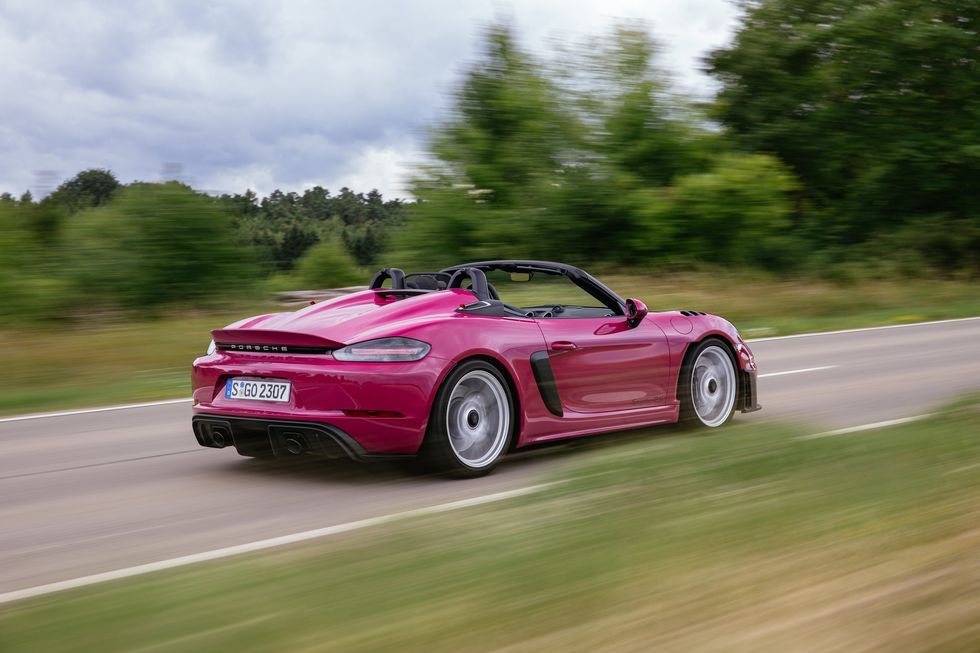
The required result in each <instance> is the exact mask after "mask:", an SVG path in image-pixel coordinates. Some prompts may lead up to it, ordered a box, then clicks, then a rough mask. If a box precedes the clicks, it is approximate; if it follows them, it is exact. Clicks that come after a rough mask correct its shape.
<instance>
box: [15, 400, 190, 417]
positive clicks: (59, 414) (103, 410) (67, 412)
mask: <svg viewBox="0 0 980 653" xmlns="http://www.w3.org/2000/svg"><path fill="white" fill-rule="evenodd" d="M190 400H191V399H190V397H187V398H184V399H165V400H163V401H147V402H144V403H141V404H123V405H120V406H103V407H101V408H82V409H79V410H62V411H58V412H56V413H30V414H28V415H16V416H14V417H0V423H2V422H23V421H24V420H29V419H47V418H49V417H70V416H71V415H85V414H86V413H106V412H109V411H111V410H129V409H130V408H149V407H150V406H167V405H169V404H185V403H188V402H190Z"/></svg>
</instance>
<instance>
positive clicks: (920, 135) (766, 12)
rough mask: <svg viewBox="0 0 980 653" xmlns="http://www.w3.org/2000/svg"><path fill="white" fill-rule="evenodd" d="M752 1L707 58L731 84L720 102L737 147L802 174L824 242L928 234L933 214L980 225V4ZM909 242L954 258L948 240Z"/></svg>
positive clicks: (938, 259)
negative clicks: (726, 40) (724, 44)
mask: <svg viewBox="0 0 980 653" xmlns="http://www.w3.org/2000/svg"><path fill="white" fill-rule="evenodd" d="M744 8H745V9H744V10H745V16H744V19H743V24H742V26H741V27H740V29H739V30H738V33H737V35H736V38H735V40H734V42H733V44H732V45H731V46H730V47H728V48H725V49H722V50H720V51H718V52H716V53H714V55H713V56H712V57H711V58H710V60H709V62H708V64H709V69H710V72H711V73H712V74H713V75H715V77H716V78H717V79H718V80H719V81H720V82H721V91H720V93H719V94H718V98H717V101H716V102H715V104H714V107H713V114H714V115H715V116H716V117H717V118H718V119H719V120H721V121H722V123H723V124H724V125H725V126H726V127H727V128H728V129H729V132H730V134H731V135H732V137H733V138H734V139H735V141H736V142H737V143H738V145H739V146H741V147H743V148H745V149H747V150H751V151H763V152H773V153H775V154H776V155H778V156H779V157H780V158H781V159H782V160H783V161H784V162H786V163H787V164H788V165H789V166H790V168H791V169H792V170H793V171H794V172H795V173H796V174H797V175H798V176H799V177H800V179H801V180H802V184H803V186H802V187H803V189H804V191H805V192H806V194H807V196H808V197H809V198H810V200H811V201H812V202H813V203H814V204H815V205H816V206H817V207H818V208H819V209H821V210H822V211H823V219H822V220H821V224H820V229H819V230H815V231H814V232H813V233H812V234H811V236H812V238H813V239H814V240H816V239H818V238H819V239H820V241H822V242H823V243H829V244H839V245H843V246H851V245H853V244H855V243H859V242H862V241H864V240H866V239H868V238H870V237H873V236H878V235H888V234H890V233H893V232H894V231H896V230H898V231H903V232H906V233H911V232H915V231H919V232H922V231H925V230H926V227H925V224H932V223H934V222H935V220H934V219H933V218H928V217H927V216H933V215H943V216H946V218H944V220H949V221H952V222H953V223H956V224H961V225H963V226H967V230H975V229H976V227H977V225H978V224H980V184H977V183H976V182H977V179H980V146H978V143H980V64H978V49H980V35H978V29H980V4H978V3H976V2H975V1H974V0H942V1H940V2H932V1H926V0H897V1H894V2H883V1H880V0H875V1H872V2H860V3H858V2H850V1H849V2H840V0H765V1H763V2H758V3H748V4H746V5H744ZM923 220H925V222H922V221H923ZM915 223H920V225H919V226H916V225H915ZM951 236H952V237H955V236H954V235H951ZM901 240H902V239H898V240H894V241H892V242H896V243H897V242H900V241H901ZM820 241H818V243H815V244H819V242H820ZM968 242H969V241H968V240H964V241H961V242H960V244H959V245H957V246H956V247H957V248H964V247H966V246H968ZM903 244H904V246H910V247H913V248H916V249H918V250H919V253H921V255H922V256H923V259H924V260H926V261H930V262H932V263H934V264H941V265H946V263H947V261H946V260H945V259H944V258H943V255H944V252H945V251H946V248H945V247H943V248H939V249H933V248H932V247H931V246H930V247H926V248H924V249H923V248H920V247H918V245H917V244H916V243H915V242H910V241H905V242H904V243H903ZM974 260H975V259H974ZM959 262H960V263H966V262H967V261H965V260H961V261H959ZM975 269H976V268H975Z"/></svg>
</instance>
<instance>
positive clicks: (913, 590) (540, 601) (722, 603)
mask: <svg viewBox="0 0 980 653" xmlns="http://www.w3.org/2000/svg"><path fill="white" fill-rule="evenodd" d="M978 401H980V398H976V397H974V398H971V399H970V400H967V401H964V402H962V403H960V404H958V405H957V406H955V407H952V408H950V409H949V410H948V411H946V412H945V413H943V414H941V415H939V416H937V417H935V418H933V419H931V420H929V421H925V422H917V423H913V424H907V425H904V426H901V427H894V428H889V429H881V430H877V431H867V432H863V433H860V434H852V435H847V436H838V437H830V438H823V439H813V440H806V439H798V438H797V437H796V436H798V435H799V433H797V432H795V431H793V430H791V429H788V428H784V427H780V426H772V425H768V426H766V425H761V426H760V425H759V424H751V423H750V424H741V425H737V426H734V427H732V428H729V429H725V430H724V431H723V432H712V433H710V434H701V433H693V434H692V433H677V432H667V434H663V431H662V430H661V431H653V432H639V433H635V434H632V435H625V436H624V435H620V436H616V437H607V438H601V439H599V440H597V441H595V442H594V443H593V444H591V445H588V446H586V447H585V448H583V449H580V450H577V452H576V453H575V454H574V455H571V456H570V457H571V458H572V462H571V463H570V467H566V473H565V474H564V475H563V476H562V477H561V478H560V479H559V480H562V481H563V482H562V483H560V484H558V485H556V486H553V487H552V488H550V489H548V490H545V491H543V492H541V493H539V494H536V495H533V496H528V497H523V498H520V499H514V500H509V501H506V502H503V503H500V504H493V505H487V506H482V507H478V508H469V509H465V510H460V511H454V512H452V513H443V514H439V515H433V516H430V517H426V518H417V519H412V520H406V521H402V522H396V523H393V524H389V525H387V526H383V527H375V528H372V529H368V530H364V531H359V532H356V533H351V534H348V535H345V536H342V537H337V538H332V539H329V540H322V541H318V542H313V543H309V544H306V545H301V546H295V547H289V548H284V549H280V550H275V551H272V552H265V553H261V554H253V555H249V556H245V557H240V558H235V559H230V560H226V561H222V562H220V563H205V564H201V565H196V566H192V567H187V568H183V569H180V570H173V571H169V572H161V573H156V574H153V575H149V576H144V577H139V578H134V579H129V580H126V581H119V582H113V583H108V584H103V585H97V586H93V587H89V588H85V589H79V590H73V591H70V592H63V593H59V594H54V595H49V596H47V597H42V598H37V599H32V600H29V601H25V602H21V603H17V604H13V605H9V606H6V607H5V608H4V609H3V611H2V613H0V650H4V651H7V650H10V651H21V650H23V651H61V650H71V651H100V652H101V651H135V650H140V651H143V650H152V651H162V652H167V651H175V652H176V651H190V650H196V651H214V652H220V651H235V652H239V651H264V650H281V651H287V650H288V651H321V650H338V651H427V652H429V651H453V652H455V651H464V650H465V651H483V650H505V651H511V650H513V651H553V650H562V651H564V650H570V651H579V650H580V651H592V650H644V651H646V650H668V651H673V650H677V651H691V650H724V651H759V650H766V651H795V650H808V651H810V650H846V651H861V650H881V651H922V650H937V651H976V650H980V600H978V596H980V558H978V557H977V551H978V550H980V403H978ZM658 434H660V435H658ZM447 482H451V481H447ZM312 526H315V524H311V527H312Z"/></svg>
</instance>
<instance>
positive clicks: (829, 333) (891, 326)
mask: <svg viewBox="0 0 980 653" xmlns="http://www.w3.org/2000/svg"><path fill="white" fill-rule="evenodd" d="M970 320H980V315H978V316H975V317H957V318H953V319H950V320H932V321H931V322H909V323H908V324H887V325H885V326H875V327H861V328H859V329H839V330H837V331H814V332H812V333H794V334H792V335H788V336H767V337H765V338H748V339H747V340H746V341H745V342H765V341H767V340H789V339H790V338H811V337H813V336H836V335H839V334H841V333H860V332H862V331H882V330H884V329H905V328H908V327H917V326H929V325H931V324H950V323H953V322H969V321H970Z"/></svg>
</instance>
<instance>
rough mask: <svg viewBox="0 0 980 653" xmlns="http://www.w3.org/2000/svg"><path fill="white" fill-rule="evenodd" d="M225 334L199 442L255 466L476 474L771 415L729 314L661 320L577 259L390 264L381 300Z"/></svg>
mask: <svg viewBox="0 0 980 653" xmlns="http://www.w3.org/2000/svg"><path fill="white" fill-rule="evenodd" d="M211 333H212V336H213V341H212V343H211V346H210V348H209V349H208V353H207V355H205V356H202V357H201V358H198V359H197V360H196V361H194V371H193V387H194V417H193V429H194V434H195V436H196V437H197V441H198V442H199V443H200V444H201V445H202V446H205V447H217V448H222V447H226V446H229V445H233V446H234V447H235V448H236V449H237V450H238V453H240V454H242V455H244V456H255V457H263V456H278V457H288V456H296V455H300V454H304V453H310V454H320V455H325V456H332V457H337V456H349V457H351V458H354V459H357V460H363V459H372V458H381V457H386V458H387V457H402V456H404V457H412V456H415V457H419V458H420V459H421V460H423V461H424V462H426V463H428V464H429V465H430V466H431V467H433V468H436V469H439V470H443V471H447V472H450V473H453V474H456V475H460V476H478V475H481V474H485V473H487V472H489V471H490V470H491V469H493V467H494V466H495V465H496V464H497V463H498V462H499V461H500V459H501V458H502V457H503V455H504V454H505V453H506V452H508V451H510V450H512V449H515V448H518V447H524V446H527V445H531V444H535V443H541V442H547V441H553V440H559V439H563V438H572V437H577V436H582V435H589V434H593V433H603V432H607V431H615V430H620V429H632V428H637V427H644V426H650V425H652V424H662V423H668V422H677V421H682V422H690V423H692V424H695V425H703V426H706V427H717V426H721V425H722V424H724V423H725V422H727V421H728V420H729V419H730V418H731V417H732V414H733V413H734V412H735V411H742V412H748V411H753V410H758V409H759V405H758V402H757V396H756V365H755V361H754V359H753V357H752V352H751V351H750V350H749V348H748V346H747V345H746V344H745V342H744V341H743V340H742V338H741V337H740V336H739V334H738V332H737V331H736V330H735V327H733V326H732V325H731V323H730V322H728V321H727V320H724V319H722V318H720V317H716V316H714V315H708V314H706V313H701V312H698V311H665V312H662V313H650V314H648V313H647V308H646V306H645V305H644V304H643V302H641V301H639V300H637V299H626V300H624V299H621V298H620V297H619V296H618V295H617V294H616V293H614V292H613V291H612V290H610V289H609V288H607V287H606V286H605V285H603V284H602V283H600V282H599V281H598V280H596V279H595V278H593V277H592V276H590V275H589V274H587V273H586V272H584V271H582V270H580V269H578V268H575V267H572V266H570V265H564V264H561V263H550V262H546V261H484V262H480V263H467V264H464V265H456V266H453V267H449V268H446V269H444V270H441V271H439V272H420V273H413V274H405V273H404V272H402V271H401V270H399V269H397V268H385V269H383V270H381V271H380V272H378V273H377V274H376V275H375V277H374V279H373V280H372V282H371V286H370V289H369V290H364V291H361V292H356V293H353V294H350V295H346V296H343V297H338V298H336V299H332V300H329V301H325V302H323V303H319V304H315V305H311V306H307V307H305V308H302V309H300V310H298V311H295V312H283V313H271V314H268V315H260V316H257V317H251V318H248V319H245V320H241V321H240V322H235V323H234V324H231V325H229V326H227V327H225V328H223V329H216V330H214V331H212V332H211Z"/></svg>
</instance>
